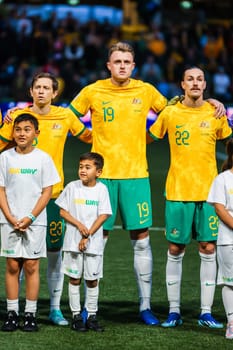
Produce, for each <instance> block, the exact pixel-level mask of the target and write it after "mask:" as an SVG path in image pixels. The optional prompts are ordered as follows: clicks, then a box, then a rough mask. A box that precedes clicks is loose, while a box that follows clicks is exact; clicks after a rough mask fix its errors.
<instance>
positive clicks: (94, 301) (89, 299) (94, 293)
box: [85, 285, 99, 316]
mask: <svg viewBox="0 0 233 350" xmlns="http://www.w3.org/2000/svg"><path fill="white" fill-rule="evenodd" d="M98 298H99V285H97V286H96V287H94V288H89V287H87V285H86V300H85V305H86V309H87V312H88V316H90V315H95V314H96V312H97V310H98Z"/></svg>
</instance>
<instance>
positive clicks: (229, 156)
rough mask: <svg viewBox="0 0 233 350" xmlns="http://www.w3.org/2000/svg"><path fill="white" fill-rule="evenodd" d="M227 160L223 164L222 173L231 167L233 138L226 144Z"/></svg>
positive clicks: (232, 165) (232, 162) (232, 163)
mask: <svg viewBox="0 0 233 350" xmlns="http://www.w3.org/2000/svg"><path fill="white" fill-rule="evenodd" d="M226 154H227V159H226V160H225V161H224V162H223V165H222V171H225V170H228V169H231V168H232V167H233V138H231V139H229V140H228V141H227V143H226Z"/></svg>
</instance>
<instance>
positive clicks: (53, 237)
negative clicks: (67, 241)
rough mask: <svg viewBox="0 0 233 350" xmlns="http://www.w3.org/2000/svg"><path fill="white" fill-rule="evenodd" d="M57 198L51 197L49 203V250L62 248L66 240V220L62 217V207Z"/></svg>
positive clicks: (47, 237) (47, 241) (47, 239)
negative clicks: (57, 203) (57, 202)
mask: <svg viewBox="0 0 233 350" xmlns="http://www.w3.org/2000/svg"><path fill="white" fill-rule="evenodd" d="M55 200H56V199H50V201H49V203H48V205H47V208H46V209H47V235H46V243H47V250H49V251H51V250H60V249H61V248H62V245H63V241H64V234H65V221H64V219H63V218H61V217H60V208H59V206H58V205H56V204H55V203H54V202H55Z"/></svg>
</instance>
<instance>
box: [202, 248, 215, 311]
mask: <svg viewBox="0 0 233 350" xmlns="http://www.w3.org/2000/svg"><path fill="white" fill-rule="evenodd" d="M199 255H200V258H201V268H200V281H201V314H205V313H211V307H212V305H213V301H214V292H215V285H216V273H217V263H216V253H213V254H203V253H200V252H199Z"/></svg>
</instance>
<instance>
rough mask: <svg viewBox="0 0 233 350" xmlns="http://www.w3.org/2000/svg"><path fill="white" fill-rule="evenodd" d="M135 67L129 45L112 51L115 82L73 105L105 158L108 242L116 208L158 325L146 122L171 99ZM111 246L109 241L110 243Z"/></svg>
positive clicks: (144, 300) (145, 303)
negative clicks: (88, 118)
mask: <svg viewBox="0 0 233 350" xmlns="http://www.w3.org/2000/svg"><path fill="white" fill-rule="evenodd" d="M134 67H135V63H134V51H133V48H132V47H131V46H130V45H129V44H127V43H121V42H120V43H117V44H114V45H113V46H112V47H111V48H110V49H109V56H108V62H107V68H108V70H109V71H110V73H111V77H110V78H109V79H105V80H99V81H97V82H95V83H93V84H90V85H88V86H86V87H84V88H83V89H82V90H81V92H80V93H79V94H78V95H77V96H76V97H75V98H74V100H73V101H72V102H71V104H70V109H71V110H72V111H73V112H74V113H75V114H76V115H77V116H78V117H81V116H83V115H85V114H86V113H87V112H88V111H89V110H90V111H91V121H92V134H93V147H92V151H93V152H98V153H100V154H102V156H103V157H104V160H105V167H104V170H103V173H102V175H101V180H102V182H103V183H104V184H105V185H107V187H108V189H109V193H110V199H111V206H112V210H113V215H112V217H111V218H109V219H108V220H107V221H106V222H105V224H104V233H105V237H106V239H107V234H108V231H109V230H112V229H113V225H114V222H115V219H116V214H117V209H118V207H119V211H120V214H121V219H122V223H123V228H124V229H126V230H129V232H130V238H131V242H132V246H133V249H134V269H135V274H136V279H137V283H138V289H139V298H140V317H141V320H142V321H143V322H144V323H145V324H148V325H155V326H156V325H158V324H159V320H158V319H157V318H156V317H155V316H154V315H153V313H152V311H151V306H150V297H151V282H152V254H151V246H150V242H149V232H148V228H149V227H150V226H151V224H152V212H151V193H150V184H149V178H148V176H149V175H148V165H147V160H146V132H145V131H146V119H147V114H148V112H149V110H150V109H153V110H154V111H155V112H159V111H161V110H162V109H163V108H164V107H165V106H166V105H167V100H166V98H165V97H164V96H163V95H161V94H160V93H159V91H158V90H157V89H156V88H155V87H154V86H152V85H151V84H148V83H144V82H142V81H140V80H135V79H132V78H130V77H131V74H132V71H133V69H134ZM105 242H106V240H105Z"/></svg>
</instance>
